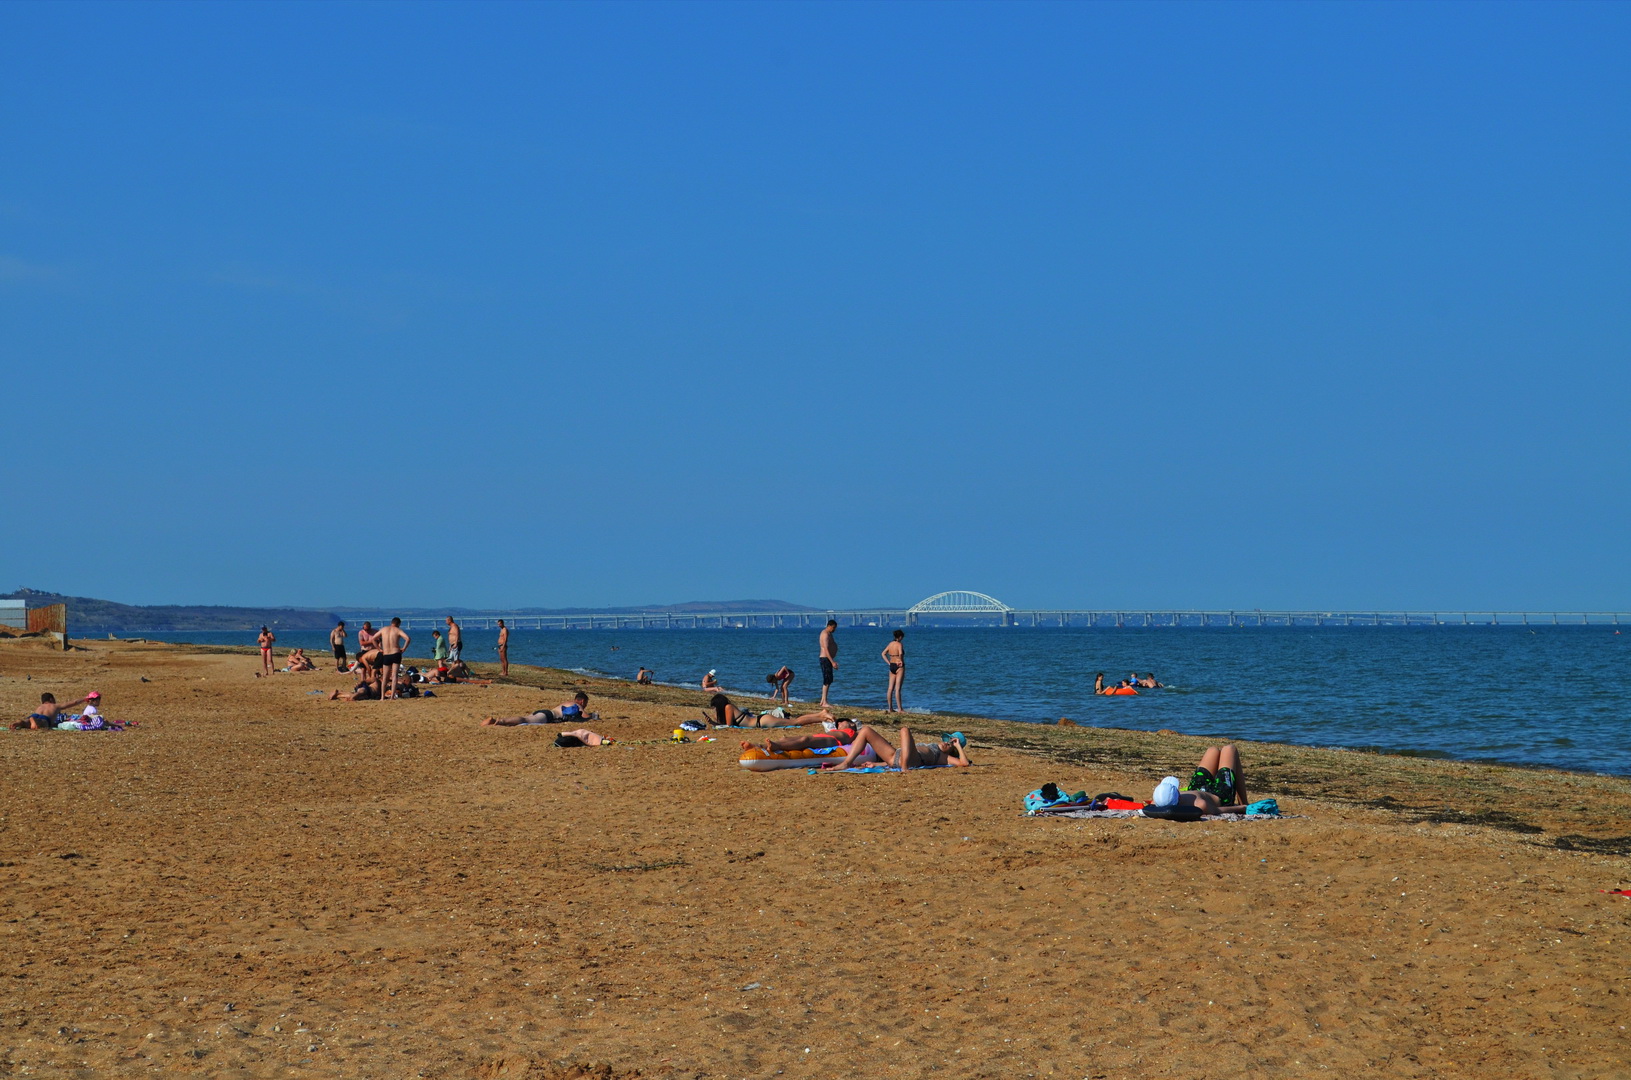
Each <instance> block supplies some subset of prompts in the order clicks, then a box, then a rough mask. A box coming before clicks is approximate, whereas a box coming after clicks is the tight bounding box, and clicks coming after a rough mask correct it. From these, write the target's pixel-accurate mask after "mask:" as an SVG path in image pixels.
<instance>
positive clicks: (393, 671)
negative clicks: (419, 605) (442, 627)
mask: <svg viewBox="0 0 1631 1080" xmlns="http://www.w3.org/2000/svg"><path fill="white" fill-rule="evenodd" d="M452 621H453V620H452V619H449V620H448V622H452ZM412 640H413V639H412V638H410V637H409V636H408V635H407V633H406V632H405V631H404V630H403V629H402V620H401V619H392V620H391V625H390V626H387V627H386V628H385V629H383V630H381V631H380V632H379V666H380V667H381V668H382V669H384V672H385V682H384V686H383V687H382V693H381V695H380V696H381V697H387V698H392V697H396V677H397V672H399V671H401V670H402V653H403V651H404V650H405V649H407V647H408V643H409V642H410V641H412Z"/></svg>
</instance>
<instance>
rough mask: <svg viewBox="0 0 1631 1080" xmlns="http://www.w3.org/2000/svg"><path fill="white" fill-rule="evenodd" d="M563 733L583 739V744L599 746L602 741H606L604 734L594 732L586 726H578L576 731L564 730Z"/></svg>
mask: <svg viewBox="0 0 1631 1080" xmlns="http://www.w3.org/2000/svg"><path fill="white" fill-rule="evenodd" d="M561 734H562V735H572V736H575V737H576V738H579V739H582V740H583V745H585V746H599V745H600V744H601V743H603V742H605V741H606V737H605V736H604V735H596V734H595V733H594V732H592V731H590V730H589V729H588V728H584V727H580V728H577V729H576V730H574V731H563V732H561ZM558 737H559V736H557V738H558Z"/></svg>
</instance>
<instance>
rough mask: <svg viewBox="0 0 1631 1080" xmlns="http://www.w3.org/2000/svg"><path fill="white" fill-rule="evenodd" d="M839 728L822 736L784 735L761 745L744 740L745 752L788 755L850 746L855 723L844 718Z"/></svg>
mask: <svg viewBox="0 0 1631 1080" xmlns="http://www.w3.org/2000/svg"><path fill="white" fill-rule="evenodd" d="M837 724H838V726H837V727H835V728H833V729H832V730H831V731H824V732H822V733H821V734H820V735H783V736H782V737H781V738H779V739H766V740H765V741H764V742H761V743H751V742H747V741H746V740H743V742H742V749H744V750H763V751H764V752H765V753H767V754H786V753H789V752H790V751H793V750H832V749H836V748H837V747H840V746H848V745H850V744H851V743H853V742H854V741H855V721H853V720H851V719H849V718H848V717H842V718H840V719H839V720H838V721H837Z"/></svg>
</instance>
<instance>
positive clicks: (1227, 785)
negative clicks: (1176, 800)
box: [1181, 746, 1250, 814]
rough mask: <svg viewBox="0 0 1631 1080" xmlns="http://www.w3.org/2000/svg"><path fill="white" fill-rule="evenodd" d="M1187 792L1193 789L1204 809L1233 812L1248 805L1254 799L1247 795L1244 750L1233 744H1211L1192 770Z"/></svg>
mask: <svg viewBox="0 0 1631 1080" xmlns="http://www.w3.org/2000/svg"><path fill="white" fill-rule="evenodd" d="M1184 792H1185V794H1190V793H1193V796H1194V802H1195V804H1196V805H1199V806H1200V807H1201V810H1202V812H1204V813H1208V814H1222V813H1229V812H1231V810H1233V809H1234V808H1236V807H1244V806H1245V805H1246V804H1247V803H1248V802H1249V801H1250V800H1249V799H1248V798H1247V797H1246V776H1245V773H1244V772H1243V771H1242V769H1241V767H1240V751H1238V750H1236V749H1235V748H1234V747H1233V746H1210V747H1207V750H1206V753H1204V754H1202V755H1201V763H1200V764H1199V765H1197V766H1196V767H1195V771H1194V772H1193V773H1192V774H1190V777H1189V784H1188V786H1186V787H1185V788H1184ZM1181 801H1184V802H1189V801H1190V800H1188V799H1184V800H1181Z"/></svg>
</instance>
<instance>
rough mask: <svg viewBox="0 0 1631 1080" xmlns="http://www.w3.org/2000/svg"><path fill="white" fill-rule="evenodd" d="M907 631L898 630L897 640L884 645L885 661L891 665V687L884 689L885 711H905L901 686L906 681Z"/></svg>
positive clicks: (896, 632)
mask: <svg viewBox="0 0 1631 1080" xmlns="http://www.w3.org/2000/svg"><path fill="white" fill-rule="evenodd" d="M905 638H906V631H904V630H896V631H895V640H894V641H891V642H890V643H889V644H887V645H885V646H884V647H883V662H884V663H886V664H888V665H889V688H888V689H887V690H885V691H884V706H883V711H884V712H905V711H906V706H905V705H902V704H901V703H900V688H901V687H902V686H903V685H905V683H906V645H905Z"/></svg>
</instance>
